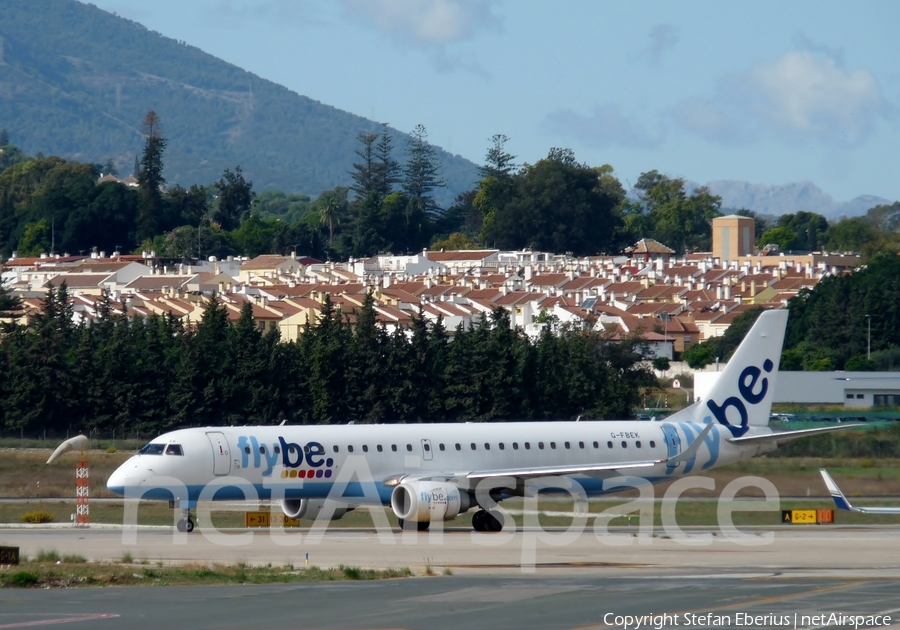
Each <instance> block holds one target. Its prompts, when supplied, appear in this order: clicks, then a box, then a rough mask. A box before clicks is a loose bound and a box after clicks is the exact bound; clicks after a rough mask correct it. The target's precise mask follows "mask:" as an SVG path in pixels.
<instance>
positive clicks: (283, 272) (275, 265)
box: [238, 254, 303, 284]
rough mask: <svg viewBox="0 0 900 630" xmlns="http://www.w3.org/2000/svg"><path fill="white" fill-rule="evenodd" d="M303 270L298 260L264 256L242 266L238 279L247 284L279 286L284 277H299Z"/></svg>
mask: <svg viewBox="0 0 900 630" xmlns="http://www.w3.org/2000/svg"><path fill="white" fill-rule="evenodd" d="M302 268H303V265H301V264H300V261H298V260H297V259H296V258H292V257H290V256H278V255H275V254H263V255H262V256H257V257H256V258H253V259H251V260H248V261H247V262H245V263H244V264H243V265H241V269H240V271H239V272H238V273H239V275H238V277H239V279H240V281H241V282H243V283H245V284H254V283H261V284H277V283H278V282H279V281H280V280H281V278H283V277H287V276H296V275H298V274H299V273H300V271H301V269H302Z"/></svg>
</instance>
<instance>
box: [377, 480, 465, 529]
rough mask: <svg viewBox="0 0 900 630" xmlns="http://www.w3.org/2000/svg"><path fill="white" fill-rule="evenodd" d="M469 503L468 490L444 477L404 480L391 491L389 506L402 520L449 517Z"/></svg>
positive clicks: (452, 516) (427, 519) (459, 511)
mask: <svg viewBox="0 0 900 630" xmlns="http://www.w3.org/2000/svg"><path fill="white" fill-rule="evenodd" d="M470 507H472V499H471V496H470V495H469V493H468V492H465V491H460V489H459V488H458V487H457V486H456V485H455V484H453V483H449V482H446V481H405V482H403V483H401V484H400V485H398V486H397V487H396V488H394V491H393V492H392V493H391V509H392V510H393V511H394V515H395V516H396V517H397V518H400V519H403V520H404V521H411V522H416V523H425V522H431V521H439V520H444V521H449V520H452V519H454V518H456V516H457V515H458V514H461V513H463V512H466V511H467V510H468V509H469V508H470Z"/></svg>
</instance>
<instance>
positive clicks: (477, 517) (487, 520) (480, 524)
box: [472, 510, 503, 532]
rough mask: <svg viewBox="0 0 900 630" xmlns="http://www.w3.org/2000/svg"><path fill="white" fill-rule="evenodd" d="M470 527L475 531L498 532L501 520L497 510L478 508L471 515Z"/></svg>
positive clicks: (501, 525) (501, 526)
mask: <svg viewBox="0 0 900 630" xmlns="http://www.w3.org/2000/svg"><path fill="white" fill-rule="evenodd" d="M472 528H473V529H474V530H475V531H476V532H499V531H500V530H502V529H503V522H502V521H501V520H500V515H499V514H498V513H497V512H488V511H486V510H478V511H477V512H475V514H473V515H472Z"/></svg>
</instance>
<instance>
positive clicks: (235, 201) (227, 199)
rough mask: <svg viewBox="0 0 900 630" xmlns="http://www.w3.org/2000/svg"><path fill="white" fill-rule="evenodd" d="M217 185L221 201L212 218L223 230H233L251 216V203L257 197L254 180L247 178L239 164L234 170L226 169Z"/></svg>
mask: <svg viewBox="0 0 900 630" xmlns="http://www.w3.org/2000/svg"><path fill="white" fill-rule="evenodd" d="M215 187H216V191H217V192H218V193H219V195H218V196H219V203H218V205H217V206H216V209H215V212H213V216H212V219H213V221H215V222H216V223H218V224H219V225H220V226H222V229H223V230H225V231H231V230H233V229H235V228H237V227H238V226H239V225H240V224H241V221H243V220H244V219H246V218H247V217H248V216H250V205H251V204H252V203H253V198H254V197H255V193H254V192H253V182H249V181H247V180H245V179H244V173H243V171H241V167H240V166H237V167H235V169H234V172H231V171H230V170H228V169H225V173H224V174H223V176H222V179H220V180H219V181H217V182H216V183H215Z"/></svg>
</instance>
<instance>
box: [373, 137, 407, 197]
mask: <svg viewBox="0 0 900 630" xmlns="http://www.w3.org/2000/svg"><path fill="white" fill-rule="evenodd" d="M393 154H394V139H393V138H392V137H391V134H390V131H389V130H388V125H387V123H382V125H381V135H380V136H379V138H378V146H377V147H376V149H375V157H376V159H377V160H378V161H377V175H378V176H377V179H376V191H377V192H378V194H379V195H381V197H382V199H383V198H385V197H387V196H388V195H390V194H391V193H392V192H394V186H395V185H396V184H399V183H400V175H401V169H400V162H398V161H397V160H395V159H394V156H393Z"/></svg>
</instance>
